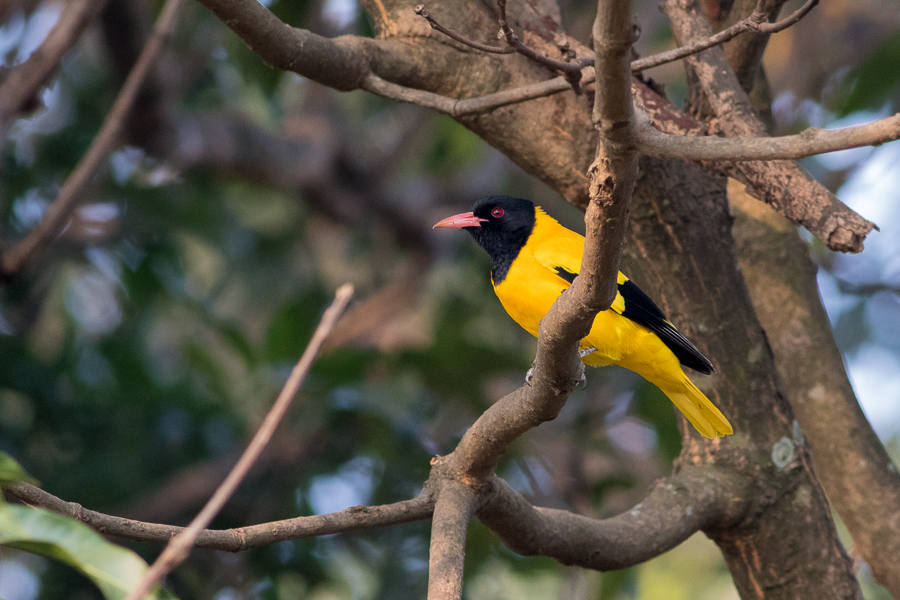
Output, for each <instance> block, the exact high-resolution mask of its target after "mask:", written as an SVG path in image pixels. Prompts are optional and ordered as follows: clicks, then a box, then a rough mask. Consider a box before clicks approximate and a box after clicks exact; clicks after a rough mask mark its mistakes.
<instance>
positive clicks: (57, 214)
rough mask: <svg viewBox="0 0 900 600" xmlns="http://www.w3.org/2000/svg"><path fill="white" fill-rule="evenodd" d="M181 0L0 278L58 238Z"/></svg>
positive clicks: (114, 139) (167, 10)
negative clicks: (86, 149) (75, 165)
mask: <svg viewBox="0 0 900 600" xmlns="http://www.w3.org/2000/svg"><path fill="white" fill-rule="evenodd" d="M181 2H182V0H168V1H167V2H166V5H165V7H164V8H163V11H162V13H161V14H160V16H159V19H157V21H156V25H155V26H154V28H153V33H152V35H151V36H150V39H149V40H147V45H146V46H144V50H143V51H142V52H141V55H140V57H138V60H137V62H136V63H135V65H134V68H133V69H132V70H131V73H129V74H128V78H127V79H126V80H125V84H124V85H123V86H122V90H121V91H120V92H119V96H118V97H117V98H116V101H115V103H114V104H113V106H112V110H110V112H109V115H107V117H106V120H105V121H104V122H103V126H102V127H101V128H100V132H99V133H98V134H97V137H95V138H94V141H93V142H91V146H90V148H88V151H87V153H86V154H85V155H84V157H83V158H82V159H81V162H79V163H78V166H77V167H75V170H74V171H72V174H71V175H69V178H68V179H67V180H66V183H65V184H64V185H63V187H62V189H61V190H60V191H59V194H58V195H57V196H56V199H55V200H54V201H53V203H52V204H51V205H50V207H49V208H48V209H47V212H46V213H45V214H44V218H43V220H41V222H40V223H39V224H38V226H37V227H35V228H34V230H33V231H32V232H31V233H30V234H28V236H27V237H26V238H25V239H24V240H22V241H21V242H19V243H18V244H16V246H15V247H14V248H13V249H12V250H10V251H9V252H7V253H4V254H0V277H2V276H10V275H13V274H15V273H18V272H19V271H20V270H21V269H22V267H23V266H24V264H25V263H26V262H27V261H28V260H29V259H31V258H32V257H33V256H34V255H35V253H36V252H37V251H38V250H40V249H41V247H43V246H45V245H46V244H47V243H49V242H50V240H52V239H53V238H54V237H56V236H57V235H58V234H59V233H60V232H61V231H62V229H63V227H64V226H65V225H66V223H67V222H68V220H69V216H70V215H71V213H72V211H73V210H74V209H75V206H76V205H77V204H78V202H79V201H80V200H81V196H82V193H83V192H84V189H85V188H86V187H87V185H88V183H89V182H90V180H91V178H92V177H93V176H94V174H95V173H96V172H97V171H98V169H99V167H100V165H101V163H102V162H103V161H104V160H105V159H106V158H107V157H108V156H109V154H110V153H111V152H112V151H113V149H114V148H115V147H116V144H117V143H118V141H119V136H120V134H121V132H122V129H123V128H124V125H125V119H126V118H127V116H128V113H129V111H130V110H131V107H132V106H133V104H134V100H135V98H136V97H137V95H138V92H140V91H141V88H142V87H143V85H144V82H145V81H146V79H147V75H148V74H149V73H150V69H151V68H152V67H153V65H154V64H155V63H156V59H157V57H158V56H159V53H160V50H161V49H162V46H163V42H164V41H165V39H166V38H167V37H168V36H169V35H170V34H171V33H172V31H173V29H174V28H175V25H176V23H177V19H176V16H177V14H178V9H179V7H180V6H181Z"/></svg>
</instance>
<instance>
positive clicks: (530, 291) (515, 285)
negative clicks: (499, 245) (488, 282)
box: [494, 247, 568, 336]
mask: <svg viewBox="0 0 900 600" xmlns="http://www.w3.org/2000/svg"><path fill="white" fill-rule="evenodd" d="M567 287H568V284H567V283H566V282H564V281H563V280H561V279H560V278H559V277H557V276H556V275H554V274H553V273H552V272H551V271H549V270H548V269H547V268H546V267H545V266H543V265H542V264H540V263H539V262H538V261H537V260H536V259H535V257H534V254H533V252H531V251H530V249H529V248H528V247H525V248H523V249H522V251H521V252H520V253H519V256H518V257H517V258H516V260H515V261H514V262H513V264H512V265H510V267H509V271H508V273H507V274H506V277H505V278H504V279H503V281H501V282H500V283H499V284H497V285H495V286H494V291H495V292H496V293H497V297H498V298H499V299H500V303H501V304H503V308H505V309H506V312H508V313H509V316H511V317H512V318H513V320H514V321H515V322H516V323H518V324H519V325H521V326H522V327H523V328H524V329H525V330H526V331H528V332H529V333H531V334H532V335H535V336H537V334H538V324H539V323H540V320H541V319H543V318H544V316H545V315H546V314H547V312H548V311H549V310H550V307H551V306H553V302H554V301H555V300H556V298H557V296H559V294H560V293H561V292H562V291H563V290H564V289H566V288H567Z"/></svg>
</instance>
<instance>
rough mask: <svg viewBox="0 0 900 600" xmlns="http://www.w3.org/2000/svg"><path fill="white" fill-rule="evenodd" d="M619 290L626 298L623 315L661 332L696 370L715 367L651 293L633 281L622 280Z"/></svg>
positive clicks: (670, 346)
mask: <svg viewBox="0 0 900 600" xmlns="http://www.w3.org/2000/svg"><path fill="white" fill-rule="evenodd" d="M619 293H620V294H622V298H624V299H625V310H624V311H622V316H623V317H626V318H628V319H631V320H632V321H634V322H635V323H638V324H640V325H643V326H644V327H646V328H647V329H649V330H650V331H652V332H653V333H655V334H656V335H658V336H659V339H661V340H662V341H663V343H664V344H665V345H666V346H668V348H669V350H671V351H672V352H673V353H674V354H675V356H676V357H677V358H678V360H679V362H681V364H683V365H684V366H686V367H690V368H691V369H694V370H695V371H698V372H700V373H703V374H705V375H709V374H710V373H712V372H714V371H715V370H716V369H715V367H713V364H712V363H711V362H709V359H708V358H706V357H705V356H703V355H702V354H700V351H699V350H697V347H696V346H694V344H692V343H691V341H690V340H689V339H687V338H686V337H684V336H683V335H681V334H680V333H678V330H677V329H675V326H674V325H672V324H671V323H670V322H669V320H668V319H667V318H666V315H665V314H663V311H661V310H660V309H659V307H658V306H656V304H654V303H653V300H651V299H650V297H649V296H648V295H647V294H645V293H644V292H642V291H641V288H639V287H638V286H636V285H635V284H634V283H632V282H631V281H625V283H620V284H619Z"/></svg>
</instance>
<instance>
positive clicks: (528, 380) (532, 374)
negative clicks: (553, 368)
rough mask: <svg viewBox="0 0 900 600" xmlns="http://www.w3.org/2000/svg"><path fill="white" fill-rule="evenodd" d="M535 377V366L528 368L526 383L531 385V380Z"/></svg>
mask: <svg viewBox="0 0 900 600" xmlns="http://www.w3.org/2000/svg"><path fill="white" fill-rule="evenodd" d="M532 379H534V367H531V368H530V369H528V372H527V373H525V385H531V380H532Z"/></svg>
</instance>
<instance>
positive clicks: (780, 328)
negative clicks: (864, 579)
mask: <svg viewBox="0 0 900 600" xmlns="http://www.w3.org/2000/svg"><path fill="white" fill-rule="evenodd" d="M730 197H731V204H732V206H733V207H734V209H735V213H736V215H737V222H736V223H735V232H736V237H737V243H738V254H739V256H740V263H741V270H742V271H743V273H744V278H745V279H746V281H747V285H748V286H749V288H750V296H751V297H752V299H753V304H754V306H755V307H756V311H757V314H758V315H759V319H760V322H761V323H762V324H763V327H764V328H765V330H766V332H767V334H768V339H769V342H770V344H771V346H772V351H773V353H774V354H775V357H776V362H777V364H778V373H779V375H780V377H781V381H782V382H783V383H784V386H783V387H784V390H785V393H786V395H787V398H788V399H789V400H790V402H791V406H793V408H794V412H795V413H796V415H797V420H798V421H799V423H800V425H801V427H802V430H803V434H804V435H805V437H806V438H807V439H808V440H809V445H810V447H811V449H812V456H813V463H814V464H815V465H816V467H817V472H818V473H819V475H820V476H821V478H822V483H823V485H824V487H825V490H826V491H827V492H828V497H829V499H830V500H831V502H832V504H834V507H835V508H836V509H837V512H838V514H839V515H840V516H841V518H842V519H843V521H844V524H845V525H846V526H847V529H849V530H850V534H851V535H852V536H853V542H854V553H856V554H859V555H860V556H861V557H863V558H864V559H865V560H866V561H867V562H868V563H869V565H870V566H871V567H872V572H873V574H874V575H875V578H876V579H877V580H878V581H879V582H880V583H882V584H883V585H884V586H885V587H886V588H888V590H890V592H891V593H892V594H893V595H894V596H897V597H900V569H898V568H897V561H896V557H897V556H900V512H898V511H897V507H898V506H900V474H898V472H897V467H896V465H894V463H893V462H892V461H891V459H890V457H889V456H888V454H887V452H886V451H885V449H884V446H882V444H881V442H880V441H879V439H878V437H877V436H876V435H875V432H874V431H872V427H871V426H870V425H869V422H868V421H867V420H866V417H865V415H863V412H862V409H861V408H860V406H859V403H858V402H857V401H856V397H855V395H854V393H853V388H852V387H851V385H850V381H849V380H848V378H847V372H846V370H845V369H844V362H843V357H842V356H841V353H840V350H838V347H837V344H836V343H835V341H834V336H833V335H832V332H831V327H830V325H829V321H828V315H826V314H825V309H824V308H823V307H822V303H821V300H820V298H819V289H818V285H817V283H816V266H815V265H814V264H813V263H812V261H811V260H810V259H809V257H808V254H807V252H808V250H807V246H806V244H805V243H804V242H803V240H801V239H800V237H799V236H798V235H797V232H796V230H795V228H794V227H793V226H791V224H790V223H788V222H787V221H786V220H785V219H784V218H783V217H782V216H781V215H779V214H777V213H776V212H775V211H773V210H771V209H769V208H768V207H766V206H764V205H761V204H759V203H758V202H754V201H753V200H751V199H749V198H747V196H746V195H745V194H744V193H743V192H742V190H740V186H739V185H732V186H731V190H730Z"/></svg>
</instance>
